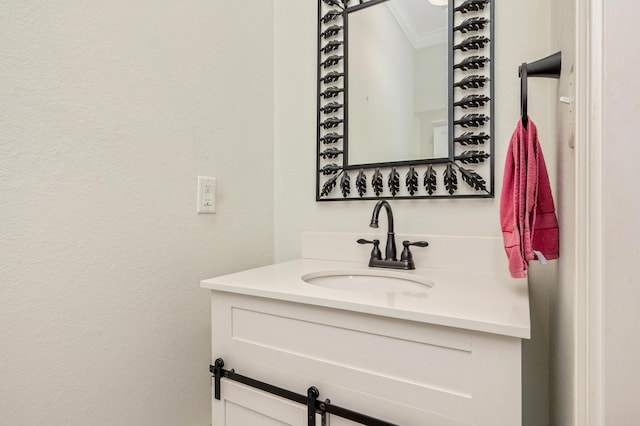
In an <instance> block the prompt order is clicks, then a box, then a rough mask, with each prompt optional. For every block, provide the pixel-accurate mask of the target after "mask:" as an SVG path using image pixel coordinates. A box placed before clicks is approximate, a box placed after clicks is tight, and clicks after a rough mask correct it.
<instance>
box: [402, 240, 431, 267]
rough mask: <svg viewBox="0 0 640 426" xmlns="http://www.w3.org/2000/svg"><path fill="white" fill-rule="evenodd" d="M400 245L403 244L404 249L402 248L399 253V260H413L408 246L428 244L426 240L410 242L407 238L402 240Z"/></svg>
mask: <svg viewBox="0 0 640 426" xmlns="http://www.w3.org/2000/svg"><path fill="white" fill-rule="evenodd" d="M402 245H403V246H404V250H402V255H400V260H401V261H408V262H413V256H412V255H411V251H410V250H409V246H416V247H427V246H428V245H429V243H428V242H426V241H415V242H411V241H408V240H404V241H403V242H402Z"/></svg>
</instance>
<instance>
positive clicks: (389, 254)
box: [369, 200, 397, 261]
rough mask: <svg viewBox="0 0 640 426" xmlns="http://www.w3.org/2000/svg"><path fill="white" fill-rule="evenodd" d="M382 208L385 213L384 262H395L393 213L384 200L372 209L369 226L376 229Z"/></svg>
mask: <svg viewBox="0 0 640 426" xmlns="http://www.w3.org/2000/svg"><path fill="white" fill-rule="evenodd" d="M382 207H384V210H385V212H387V225H388V227H387V245H386V247H385V253H384V260H394V261H395V260H397V256H396V254H397V252H396V234H395V232H394V230H393V211H392V210H391V205H390V204H389V203H388V202H387V201H386V200H381V201H378V203H377V204H376V206H375V207H374V208H373V214H372V215H371V224H370V225H369V226H370V227H372V228H377V227H378V216H380V209H381V208H382Z"/></svg>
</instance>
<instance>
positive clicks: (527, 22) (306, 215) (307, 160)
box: [274, 0, 558, 425]
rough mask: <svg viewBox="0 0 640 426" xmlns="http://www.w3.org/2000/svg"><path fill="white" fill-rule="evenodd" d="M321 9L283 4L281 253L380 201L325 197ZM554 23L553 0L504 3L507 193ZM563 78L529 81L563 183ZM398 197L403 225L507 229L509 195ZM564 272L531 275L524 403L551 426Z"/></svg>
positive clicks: (352, 227) (447, 230) (499, 35)
mask: <svg viewBox="0 0 640 426" xmlns="http://www.w3.org/2000/svg"><path fill="white" fill-rule="evenodd" d="M316 9H317V3H316V1H315V0H305V1H298V2H285V1H276V2H275V33H274V34H275V52H276V54H275V85H276V91H275V102H276V104H275V105H276V115H275V117H276V118H275V207H276V209H275V211H276V213H275V235H276V240H275V257H276V260H286V259H292V258H295V257H299V256H300V233H301V232H302V231H305V230H316V231H323V230H326V231H345V232H360V231H361V232H365V233H368V232H370V228H369V227H368V223H369V218H370V215H371V210H372V208H373V205H374V204H375V203H374V202H372V201H369V202H359V201H349V202H341V201H336V202H324V203H322V202H315V193H314V188H315V173H314V171H315V152H316V143H315V137H316V115H315V114H316V112H315V108H316V93H315V89H314V88H315V87H316V53H315V50H316V45H315V43H316V31H317V29H316V26H315V22H316V21H317V16H316V14H317V10H316ZM311 22H313V23H314V24H313V25H312V24H310V23H311ZM550 25H551V23H550V5H549V2H546V1H544V2H531V1H526V0H513V1H501V2H498V3H497V6H496V44H495V47H496V54H495V62H494V63H495V66H496V74H495V75H496V79H495V82H494V83H495V93H496V104H495V106H496V109H495V114H496V115H495V117H493V119H494V120H495V125H496V127H495V129H496V135H495V141H496V151H495V158H496V194H500V190H501V181H502V175H503V170H504V159H505V157H506V151H507V146H508V142H509V139H510V137H511V134H512V132H513V129H514V127H515V124H516V122H517V120H518V118H519V96H520V85H519V78H518V65H520V64H521V63H522V62H525V61H526V62H529V61H533V60H536V59H539V58H541V57H544V56H547V55H548V54H550V53H553V52H552V49H551V31H547V30H541V28H549V26H550ZM534 80H535V81H534ZM557 85H558V82H557V81H556V80H548V79H532V81H531V82H530V86H529V87H530V90H529V93H530V96H529V113H530V115H531V117H532V119H533V120H534V121H535V122H536V124H537V125H538V129H539V133H540V139H541V144H542V148H543V150H544V152H545V158H546V161H547V165H548V168H549V173H550V178H551V181H552V188H553V189H554V190H557V180H556V174H557V172H556V167H555V157H556V154H555V147H556V143H557V141H556V138H557V135H556V131H555V126H556V120H555V109H554V108H553V106H552V105H553V102H557V98H554V97H552V96H551V95H552V94H553V95H554V96H555V94H556V87H557ZM554 195H556V193H554ZM556 199H557V197H556ZM392 205H393V209H394V214H395V219H396V230H397V231H398V232H402V233H414V234H437V235H474V236H501V232H500V223H499V196H497V197H496V198H495V199H489V200H486V199H485V200H415V201H414V200H398V201H392ZM383 231H384V230H382V231H381V232H383ZM365 260H366V259H363V261H365ZM460 261H461V262H462V263H463V262H464V259H460ZM555 272H556V270H555V267H554V266H551V267H547V268H541V267H538V266H537V265H534V267H533V270H532V273H531V278H530V284H531V292H532V301H533V303H534V304H533V306H532V317H533V318H534V319H535V320H536V322H535V324H534V330H533V340H532V341H531V342H530V343H528V347H527V348H525V352H526V354H528V355H525V369H526V371H527V374H526V375H525V378H524V382H525V385H526V387H525V392H527V395H526V399H525V403H524V405H525V407H524V411H525V414H526V415H527V416H529V419H528V421H529V422H530V424H534V425H542V424H545V422H546V421H547V417H548V404H547V402H546V401H547V392H548V380H549V377H548V353H547V352H548V338H549V337H548V316H549V292H550V289H551V288H553V286H555V281H556V274H555Z"/></svg>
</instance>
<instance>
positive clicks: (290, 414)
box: [212, 380, 322, 426]
mask: <svg viewBox="0 0 640 426" xmlns="http://www.w3.org/2000/svg"><path fill="white" fill-rule="evenodd" d="M221 388H222V389H221V392H220V393H221V395H220V401H218V400H215V399H214V400H213V416H212V417H213V426H249V425H251V426H306V425H307V407H306V406H304V405H301V404H297V403H295V402H290V401H288V400H286V399H282V398H279V397H277V396H275V395H272V394H269V393H267V392H263V391H260V390H258V389H254V388H251V387H249V386H245V385H243V384H240V383H236V382H233V381H229V380H223V381H222V385H221ZM321 424H322V418H321V416H320V415H316V425H318V426H319V425H321Z"/></svg>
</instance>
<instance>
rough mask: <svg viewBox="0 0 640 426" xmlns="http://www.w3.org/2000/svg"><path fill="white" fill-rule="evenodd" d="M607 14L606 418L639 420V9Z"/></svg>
mask: <svg viewBox="0 0 640 426" xmlns="http://www.w3.org/2000/svg"><path fill="white" fill-rule="evenodd" d="M602 4H603V6H604V16H603V17H602V19H603V21H602V22H603V26H604V45H603V58H604V67H603V68H604V69H603V71H604V75H603V95H604V96H603V105H602V112H603V117H602V118H603V141H602V150H603V155H602V159H601V160H602V167H603V194H602V206H603V209H602V211H603V215H604V216H603V218H602V226H603V228H602V229H603V239H604V241H603V243H604V244H603V245H604V247H603V259H602V261H603V264H604V268H603V269H604V271H603V272H604V275H603V288H602V290H603V293H602V298H601V300H598V301H594V302H597V303H601V306H602V315H603V319H604V323H603V324H602V327H601V329H602V332H603V336H604V337H603V341H602V343H603V348H602V349H603V356H604V360H603V365H602V368H603V372H604V377H603V379H604V381H603V385H604V386H603V389H602V394H601V395H604V400H603V402H604V422H603V423H602V424H604V425H631V424H640V412H639V411H638V408H637V401H638V398H637V396H638V394H639V393H640V374H639V373H638V360H639V359H640V341H639V340H638V336H640V321H639V316H638V302H639V301H640V285H638V283H639V281H640V280H639V279H638V276H639V273H640V267H639V266H638V259H640V244H639V243H638V242H639V241H640V222H639V220H638V218H639V217H640V200H639V199H638V178H637V165H636V164H635V160H636V159H637V158H639V157H640V145H638V143H637V136H636V135H637V134H638V126H637V123H638V114H640V98H639V97H638V93H640V81H639V80H638V79H637V78H635V76H634V74H633V72H632V70H635V69H637V68H638V66H640V60H639V59H638V49H637V47H635V46H633V47H629V48H623V46H630V44H629V43H630V33H629V28H634V27H635V26H636V25H637V18H638V16H639V9H638V4H637V2H634V1H630V0H607V1H604V2H603V3H602Z"/></svg>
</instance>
